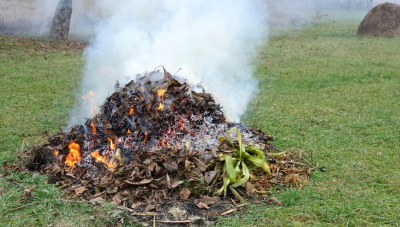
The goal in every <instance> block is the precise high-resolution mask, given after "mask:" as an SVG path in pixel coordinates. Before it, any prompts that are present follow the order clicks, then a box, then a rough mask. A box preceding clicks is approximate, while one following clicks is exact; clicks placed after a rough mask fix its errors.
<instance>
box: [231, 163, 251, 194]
mask: <svg viewBox="0 0 400 227" xmlns="http://www.w3.org/2000/svg"><path fill="white" fill-rule="evenodd" d="M242 170H243V175H244V178H242V179H240V180H238V181H237V182H236V183H234V184H232V185H231V187H232V188H236V187H239V186H242V185H244V184H246V183H247V181H248V180H249V177H250V172H249V169H248V168H247V165H246V164H245V163H244V162H242Z"/></svg>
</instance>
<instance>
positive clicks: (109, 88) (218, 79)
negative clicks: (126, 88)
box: [71, 0, 267, 124]
mask: <svg viewBox="0 0 400 227" xmlns="http://www.w3.org/2000/svg"><path fill="white" fill-rule="evenodd" d="M98 4H99V6H100V8H101V9H102V14H103V17H105V19H104V20H103V21H101V22H100V23H99V24H98V25H97V27H96V29H95V38H94V39H93V40H92V42H91V45H90V46H89V47H88V48H87V50H86V52H85V58H86V67H85V71H84V74H85V76H84V79H83V94H88V93H89V91H90V90H92V91H93V92H94V95H93V96H92V97H93V98H94V101H95V105H101V104H102V102H103V101H104V100H105V98H106V97H107V96H108V95H110V94H111V93H112V92H113V91H114V84H115V83H116V81H117V80H119V81H120V82H121V86H123V85H124V84H123V82H122V81H124V78H125V79H126V78H131V79H134V78H135V77H136V74H138V73H143V72H145V71H152V70H153V69H154V68H156V67H157V66H159V65H163V66H165V68H166V69H167V70H168V71H169V72H170V73H171V74H174V73H175V72H176V71H177V70H178V69H180V68H182V70H181V71H179V72H178V74H177V75H178V76H181V77H184V78H186V79H187V80H188V82H189V83H194V84H196V83H200V84H201V85H202V86H203V87H204V88H205V90H206V92H210V93H214V94H216V96H217V97H218V100H219V101H220V103H221V105H222V106H223V109H224V111H225V112H226V113H227V115H228V118H229V120H231V121H240V116H241V115H242V114H243V113H244V112H245V110H246V107H247V104H248V102H249V101H250V99H251V98H252V97H253V94H254V93H255V92H256V90H257V81H256V80H255V79H254V78H253V72H254V70H253V65H252V58H253V56H254V54H255V53H256V47H258V46H259V45H260V44H262V43H263V42H265V40H266V38H267V26H266V23H265V21H266V20H265V17H266V6H265V5H264V4H262V3H260V2H259V1H255V0H235V1H231V0H214V1H201V0H191V1H187V0H168V1H166V0H147V1H139V0H120V1H115V0H101V1H99V2H98ZM124 82H126V81H124ZM79 109H80V111H81V112H80V114H76V113H75V114H73V116H75V118H74V119H72V122H71V124H72V123H76V122H77V121H78V120H82V119H83V117H84V118H87V117H90V110H89V109H90V107H89V106H88V104H87V102H82V105H81V106H80V108H79ZM82 111H83V112H82Z"/></svg>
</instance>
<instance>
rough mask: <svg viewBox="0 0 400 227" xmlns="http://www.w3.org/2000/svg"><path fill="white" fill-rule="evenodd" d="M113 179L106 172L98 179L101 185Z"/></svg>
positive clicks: (107, 183) (109, 182)
mask: <svg viewBox="0 0 400 227" xmlns="http://www.w3.org/2000/svg"><path fill="white" fill-rule="evenodd" d="M113 181H114V177H113V175H112V174H111V173H107V174H106V175H104V176H103V177H102V178H101V179H100V184H101V185H109V184H111V183H112V182H113Z"/></svg>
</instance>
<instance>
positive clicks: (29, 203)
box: [9, 202, 40, 212]
mask: <svg viewBox="0 0 400 227" xmlns="http://www.w3.org/2000/svg"><path fill="white" fill-rule="evenodd" d="M37 203H40V202H34V203H29V204H25V205H23V206H20V207H17V208H14V209H12V210H9V212H12V211H16V210H19V209H22V208H25V207H27V206H31V205H35V204H37Z"/></svg>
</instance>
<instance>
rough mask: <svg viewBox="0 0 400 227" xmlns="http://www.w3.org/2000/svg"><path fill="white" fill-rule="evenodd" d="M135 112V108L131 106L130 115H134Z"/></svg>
mask: <svg viewBox="0 0 400 227" xmlns="http://www.w3.org/2000/svg"><path fill="white" fill-rule="evenodd" d="M134 112H135V109H133V107H131V108H129V115H131V116H132V115H133V113H134Z"/></svg>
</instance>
